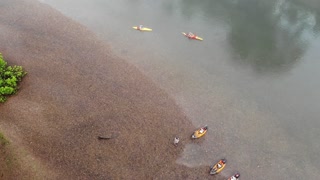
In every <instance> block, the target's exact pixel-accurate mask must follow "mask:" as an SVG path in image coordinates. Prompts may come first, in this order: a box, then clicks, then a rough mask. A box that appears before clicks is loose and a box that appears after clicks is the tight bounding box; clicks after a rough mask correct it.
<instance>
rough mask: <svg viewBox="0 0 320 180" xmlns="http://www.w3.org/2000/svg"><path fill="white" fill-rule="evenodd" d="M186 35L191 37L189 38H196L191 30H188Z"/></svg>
mask: <svg viewBox="0 0 320 180" xmlns="http://www.w3.org/2000/svg"><path fill="white" fill-rule="evenodd" d="M187 36H188V38H191V39H194V38H196V35H194V34H193V33H192V32H189V33H188V34H187Z"/></svg>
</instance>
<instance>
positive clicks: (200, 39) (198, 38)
mask: <svg viewBox="0 0 320 180" xmlns="http://www.w3.org/2000/svg"><path fill="white" fill-rule="evenodd" d="M182 34H183V35H185V36H186V37H187V38H189V39H196V40H199V41H202V40H203V38H201V37H199V36H194V37H190V36H188V34H187V33H185V32H182Z"/></svg>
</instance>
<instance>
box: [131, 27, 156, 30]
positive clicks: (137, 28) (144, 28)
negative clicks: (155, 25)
mask: <svg viewBox="0 0 320 180" xmlns="http://www.w3.org/2000/svg"><path fill="white" fill-rule="evenodd" d="M132 28H133V29H136V30H139V31H152V29H150V28H146V27H142V28H141V29H140V28H139V27H138V26H134V27H132Z"/></svg>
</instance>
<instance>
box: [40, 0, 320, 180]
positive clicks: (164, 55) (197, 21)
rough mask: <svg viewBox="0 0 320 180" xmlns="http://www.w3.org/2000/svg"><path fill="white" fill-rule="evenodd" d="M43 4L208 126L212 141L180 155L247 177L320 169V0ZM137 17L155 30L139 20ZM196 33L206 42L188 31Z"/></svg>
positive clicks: (293, 175)
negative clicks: (102, 44)
mask: <svg viewBox="0 0 320 180" xmlns="http://www.w3.org/2000/svg"><path fill="white" fill-rule="evenodd" d="M42 2H45V3H47V4H49V5H51V6H52V7H54V8H56V9H58V10H59V11H61V12H62V13H63V14H65V15H67V16H69V17H71V18H73V19H74V20H76V21H78V22H80V23H82V24H84V25H85V26H87V27H88V28H90V29H91V30H92V31H94V32H95V33H96V34H97V35H98V36H99V37H100V38H101V39H103V40H105V41H106V42H107V43H109V44H110V45H111V46H112V48H113V50H114V52H115V53H116V54H117V55H118V56H120V57H122V58H124V59H126V60H127V61H128V62H129V63H132V64H134V65H135V66H137V67H138V68H139V69H140V70H141V71H142V72H144V73H145V74H146V75H147V76H149V77H150V78H151V79H152V80H153V81H154V82H155V83H156V84H158V85H159V86H160V87H161V88H163V89H164V90H165V91H167V92H168V93H169V94H170V96H171V97H173V98H174V99H175V100H176V102H177V104H178V105H180V106H181V107H182V109H183V110H184V112H185V113H186V114H187V116H188V117H189V118H190V120H191V121H192V122H193V123H194V125H195V126H197V127H198V126H202V125H204V124H208V125H209V132H208V134H207V135H206V136H205V138H204V141H203V142H202V143H199V144H188V145H187V146H186V148H185V150H184V152H183V154H182V155H181V157H180V158H179V159H177V163H180V164H184V165H186V166H188V167H197V166H200V165H210V164H211V163H212V162H215V161H217V160H218V159H220V158H226V159H227V160H228V167H227V168H226V169H225V170H224V171H223V172H222V173H221V174H222V175H223V176H229V175H231V174H233V173H234V172H235V171H239V172H240V173H241V176H242V179H312V178H316V177H318V176H319V175H320V173H319V171H318V169H317V168H316V167H319V166H320V163H319V162H320V161H319V160H320V153H319V152H320V141H319V140H318V139H317V138H318V137H319V135H320V133H319V132H320V131H319V127H320V122H319V117H320V112H319V109H320V105H319V100H320V81H319V80H318V79H317V78H318V77H319V75H320V74H319V71H318V70H319V68H320V62H319V61H318V59H319V57H320V53H319V52H318V49H319V48H320V39H319V37H318V34H319V30H320V3H319V2H317V1H315V0H304V1H303V0H270V1H263V0H223V1H222V0H203V1H201V2H199V1H192V0H162V1H152V0H137V1H133V0H108V1H102V0H91V1H85V0H77V1H76V0H43V1H42ZM138 24H144V25H145V26H147V27H150V28H153V32H151V33H149V32H144V33H142V32H138V31H136V30H133V29H132V28H131V27H132V26H136V25H138ZM188 31H192V32H195V33H197V35H199V36H200V37H203V38H204V41H202V42H200V41H192V40H189V39H187V38H185V37H184V36H182V34H181V32H188ZM124 73H125V72H124ZM183 138H188V137H181V139H183ZM261 174H263V176H261ZM257 177H258V178H257Z"/></svg>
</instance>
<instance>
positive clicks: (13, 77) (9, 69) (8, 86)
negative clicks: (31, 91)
mask: <svg viewBox="0 0 320 180" xmlns="http://www.w3.org/2000/svg"><path fill="white" fill-rule="evenodd" d="M26 74H27V73H26V72H25V71H23V69H22V67H21V66H7V62H6V61H4V60H3V56H2V54H1V53H0V102H5V101H6V100H7V96H9V95H12V94H15V93H16V92H17V90H18V82H20V81H21V80H22V78H23V76H25V75H26Z"/></svg>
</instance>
